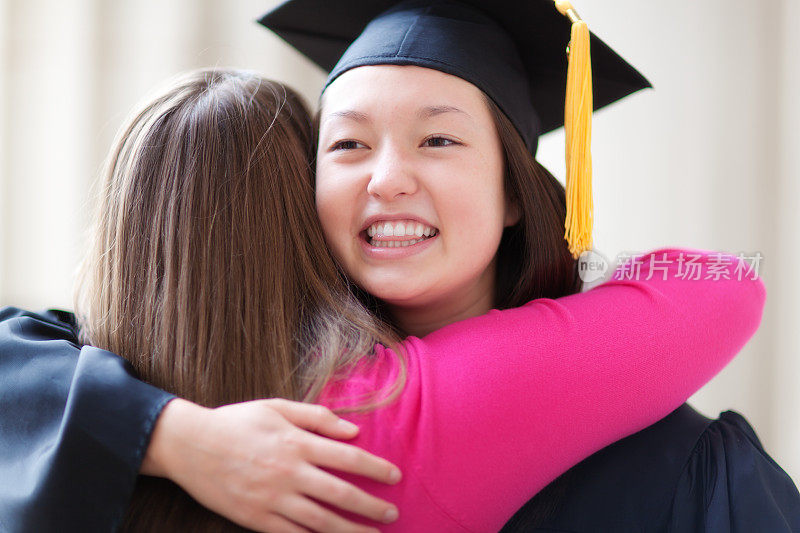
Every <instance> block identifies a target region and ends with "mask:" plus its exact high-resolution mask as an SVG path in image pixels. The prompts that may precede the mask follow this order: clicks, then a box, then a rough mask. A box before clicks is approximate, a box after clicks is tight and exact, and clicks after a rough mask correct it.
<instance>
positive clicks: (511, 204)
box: [503, 198, 522, 227]
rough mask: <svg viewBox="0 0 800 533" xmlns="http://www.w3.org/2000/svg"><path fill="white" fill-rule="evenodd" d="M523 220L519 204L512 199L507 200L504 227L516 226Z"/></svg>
mask: <svg viewBox="0 0 800 533" xmlns="http://www.w3.org/2000/svg"><path fill="white" fill-rule="evenodd" d="M520 218H522V209H520V207H519V202H517V201H516V200H512V199H510V198H509V199H507V200H506V216H505V219H504V220H503V226H504V227H510V226H514V225H515V224H516V223H517V222H519V219H520Z"/></svg>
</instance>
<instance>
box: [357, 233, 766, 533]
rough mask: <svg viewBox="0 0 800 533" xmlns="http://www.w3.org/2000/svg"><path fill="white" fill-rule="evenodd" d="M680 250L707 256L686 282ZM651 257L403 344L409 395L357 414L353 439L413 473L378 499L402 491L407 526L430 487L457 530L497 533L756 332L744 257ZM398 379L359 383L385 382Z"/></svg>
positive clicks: (433, 500) (658, 413)
mask: <svg viewBox="0 0 800 533" xmlns="http://www.w3.org/2000/svg"><path fill="white" fill-rule="evenodd" d="M680 254H684V258H685V259H688V258H689V256H691V255H692V254H699V255H700V258H699V261H696V262H699V263H700V264H701V267H702V269H701V271H700V279H698V280H693V279H688V277H687V278H686V279H684V278H682V277H680V274H679V269H685V268H686V266H687V265H686V263H681V262H680V261H679V256H680ZM720 258H721V259H723V260H725V259H728V260H730V261H732V264H730V265H727V266H726V267H725V271H726V272H727V274H728V277H729V279H725V278H724V276H720V275H718V274H717V275H715V274H713V272H714V271H715V267H714V266H713V264H716V263H719V260H720ZM651 260H652V261H654V262H655V263H654V265H651V264H650V261H651ZM662 261H663V262H662ZM641 262H642V265H641V270H640V271H639V273H638V279H612V280H611V281H608V282H606V283H604V284H602V285H599V286H597V287H595V288H593V289H591V290H589V291H587V292H585V293H581V294H575V295H571V296H566V297H563V298H559V299H556V300H552V299H545V298H542V299H538V300H534V301H532V302H530V303H528V304H526V305H524V306H522V307H519V308H515V309H509V310H504V311H497V310H493V311H490V312H489V313H488V314H487V315H483V316H480V317H476V318H473V319H469V320H465V321H462V322H459V323H456V324H452V325H450V326H448V327H446V328H442V329H441V330H438V331H436V332H434V333H432V334H430V335H428V336H426V337H425V338H423V339H416V338H413V337H412V338H409V339H407V340H406V341H405V342H404V347H405V351H406V352H407V359H408V362H409V367H408V382H407V385H406V388H405V389H404V392H403V394H402V396H401V398H400V400H399V401H398V402H396V403H395V404H394V405H392V406H391V407H390V408H384V409H381V410H379V411H377V412H374V413H372V414H370V415H368V416H366V417H350V418H351V420H354V421H355V422H356V423H358V424H359V425H360V426H361V427H362V433H363V434H362V435H360V436H359V438H358V439H357V441H356V442H355V443H356V444H359V445H362V446H364V447H365V448H366V449H368V450H369V451H372V452H373V453H376V454H379V455H384V456H388V457H387V458H388V459H389V460H392V461H394V462H396V464H398V466H400V467H401V469H402V470H403V472H404V476H405V477H404V480H403V482H401V484H402V483H407V484H408V486H406V487H405V488H402V487H399V488H393V489H389V490H388V492H383V491H378V492H382V494H378V495H380V496H383V497H387V498H389V499H393V498H392V496H396V498H394V500H395V503H397V505H398V506H399V507H400V514H401V521H404V522H405V521H407V520H411V522H406V524H407V525H409V526H412V527H413V520H414V516H415V514H418V511H417V510H415V509H414V508H413V506H404V505H405V504H404V501H410V500H412V499H416V500H419V497H418V496H411V494H417V493H424V494H425V495H426V497H427V498H429V500H430V504H431V505H432V506H435V507H436V508H437V513H439V515H441V516H444V517H447V518H448V519H450V520H452V522H453V525H456V524H457V525H458V526H459V527H458V529H459V530H462V529H463V530H467V531H497V530H498V529H500V527H502V525H503V524H504V523H505V522H506V521H507V520H508V519H509V518H510V517H511V516H512V515H513V514H514V512H516V510H517V509H518V508H519V507H520V506H522V504H524V503H525V502H526V501H527V500H528V499H530V498H531V497H532V496H533V495H534V494H535V493H536V492H538V491H539V490H541V489H542V488H543V487H545V486H546V485H547V484H548V483H549V482H550V481H552V480H553V479H555V478H556V477H558V475H560V474H561V473H563V472H565V471H566V470H568V469H569V468H570V467H572V466H573V465H575V464H577V463H579V462H580V461H582V460H583V459H584V458H586V457H588V456H589V455H591V454H592V453H594V452H595V451H597V450H599V449H601V448H603V447H605V446H607V445H608V444H610V443H612V442H615V441H617V440H619V439H621V438H623V437H625V436H627V435H630V434H632V433H635V432H637V431H639V430H641V429H643V428H645V427H647V426H648V425H650V424H652V423H654V422H656V421H658V420H660V419H661V418H663V417H664V416H666V415H667V414H669V413H670V412H671V411H673V410H674V409H676V408H677V407H678V406H679V405H680V404H682V403H683V402H684V401H685V400H686V399H687V398H688V397H689V396H691V395H692V394H693V393H694V392H696V391H697V390H698V389H699V388H700V387H701V386H703V385H704V384H705V383H706V382H708V381H709V380H710V379H711V378H712V377H714V376H715V375H716V374H717V373H718V372H719V371H720V370H721V369H722V368H723V367H724V366H725V365H726V364H727V363H728V362H729V361H730V360H731V359H732V358H733V356H734V355H735V354H736V353H737V352H738V351H739V350H740V349H741V348H742V346H744V344H745V343H746V342H747V340H748V339H749V338H750V337H751V336H752V335H753V333H754V332H755V331H756V329H757V328H758V325H759V322H760V320H761V314H762V311H763V307H764V301H765V289H764V285H763V282H762V281H761V280H760V279H758V278H756V279H750V278H751V277H752V273H750V274H748V275H743V272H741V271H739V272H738V273H737V271H736V270H735V268H736V265H737V264H740V266H741V265H742V264H744V263H742V262H741V261H740V260H739V259H737V258H736V257H733V256H729V255H720V254H717V253H714V252H705V251H700V250H691V249H675V248H664V249H659V250H655V251H653V252H650V253H649V254H645V255H644V256H643V257H642V258H641ZM623 266H624V265H623ZM620 268H622V267H620ZM745 268H746V267H745ZM651 271H652V272H651ZM620 272H622V271H621V270H618V271H617V274H619V273H620ZM681 272H683V270H681ZM694 274H695V272H691V271H690V275H691V276H693V275H694ZM648 275H651V276H652V277H650V279H647V278H648ZM616 276H617V275H616V274H615V277H616ZM662 276H666V279H662ZM715 277H719V278H720V279H714V278H715ZM737 278H741V279H737ZM386 353H389V351H388V350H387V351H386ZM386 353H384V355H386ZM388 377H390V376H389V375H388V374H387V373H386V372H376V373H371V374H369V375H363V376H354V378H353V379H354V382H360V383H361V384H362V386H367V385H368V384H369V381H370V380H373V381H372V383H371V384H369V385H368V386H378V385H379V384H378V383H376V381H382V380H385V379H387V378H388ZM387 435H390V436H387ZM414 484H419V487H416V489H414V490H412V487H413V485H414ZM372 487H374V486H373V485H370V490H371V488H372ZM392 491H394V492H392ZM373 492H375V491H373ZM415 504H416V506H419V505H420V502H419V501H415ZM425 520H432V518H430V517H426V518H425ZM384 529H385V530H387V531H388V530H389V529H387V528H386V527H385V526H384ZM392 530H394V527H392ZM397 530H403V528H402V527H398V528H397Z"/></svg>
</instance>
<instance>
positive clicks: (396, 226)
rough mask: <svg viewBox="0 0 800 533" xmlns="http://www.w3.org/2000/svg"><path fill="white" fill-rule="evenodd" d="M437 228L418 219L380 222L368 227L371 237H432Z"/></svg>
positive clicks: (368, 233)
mask: <svg viewBox="0 0 800 533" xmlns="http://www.w3.org/2000/svg"><path fill="white" fill-rule="evenodd" d="M434 233H436V230H435V229H434V228H432V227H430V226H425V225H424V224H422V223H420V222H417V221H416V220H402V221H396V222H378V223H375V224H372V225H371V226H370V227H368V228H367V235H368V236H369V237H375V236H383V237H412V236H414V235H416V236H417V237H423V236H425V237H430V236H431V235H433V234H434Z"/></svg>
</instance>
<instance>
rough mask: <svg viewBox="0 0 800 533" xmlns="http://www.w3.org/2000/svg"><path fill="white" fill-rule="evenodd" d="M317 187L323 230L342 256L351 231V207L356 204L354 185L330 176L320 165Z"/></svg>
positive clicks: (334, 251) (335, 252) (334, 250)
mask: <svg viewBox="0 0 800 533" xmlns="http://www.w3.org/2000/svg"><path fill="white" fill-rule="evenodd" d="M315 189H316V190H315V197H316V203H317V214H318V215H319V220H320V223H321V224H322V232H323V233H324V235H325V240H326V241H327V242H328V246H330V247H331V250H332V251H333V253H334V255H337V256H340V255H341V253H342V248H343V246H344V245H345V242H346V241H347V240H348V238H349V233H350V232H349V221H350V220H351V219H352V213H351V212H350V211H349V209H350V208H352V207H353V206H354V205H355V198H354V197H353V191H352V187H349V186H348V184H347V181H346V180H335V179H331V178H329V177H328V173H327V172H326V171H325V169H324V168H322V167H318V168H317V180H316V187H315Z"/></svg>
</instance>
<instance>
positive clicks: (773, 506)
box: [668, 411, 800, 533]
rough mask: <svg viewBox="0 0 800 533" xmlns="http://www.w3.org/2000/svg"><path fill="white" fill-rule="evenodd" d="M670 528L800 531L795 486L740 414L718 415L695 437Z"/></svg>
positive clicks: (799, 498) (799, 503)
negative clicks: (699, 435) (696, 438)
mask: <svg viewBox="0 0 800 533" xmlns="http://www.w3.org/2000/svg"><path fill="white" fill-rule="evenodd" d="M668 531H681V532H683V531H686V532H695V531H696V532H703V531H720V532H733V531H769V532H770V533H798V532H800V493H798V491H797V487H796V486H795V484H794V482H793V481H792V479H791V478H790V477H789V475H788V474H787V473H786V472H785V471H784V470H783V469H782V468H781V467H780V466H779V465H778V463H776V462H775V461H774V460H773V459H772V457H770V456H769V454H767V452H766V451H764V448H763V446H762V445H761V441H760V440H759V438H758V436H757V435H756V433H755V431H754V430H753V428H752V426H750V424H749V423H748V422H747V420H745V418H744V417H743V416H742V415H740V414H739V413H737V412H735V411H725V412H723V413H721V414H720V416H719V418H718V419H717V420H714V421H713V422H712V423H711V424H710V425H709V426H708V429H707V430H706V431H705V432H704V433H703V435H702V436H701V437H700V439H699V440H698V441H697V444H696V446H695V449H694V451H693V453H692V455H691V456H690V458H689V460H688V462H687V464H686V466H685V467H684V471H683V474H682V475H681V477H680V479H679V481H678V485H677V487H676V490H675V498H674V500H673V503H672V512H671V520H670V522H669V529H668Z"/></svg>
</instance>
